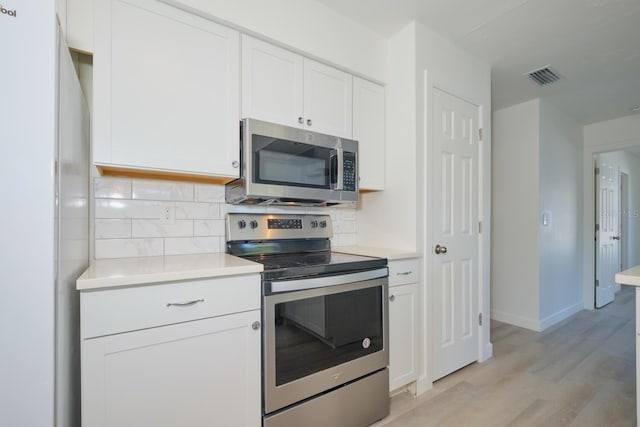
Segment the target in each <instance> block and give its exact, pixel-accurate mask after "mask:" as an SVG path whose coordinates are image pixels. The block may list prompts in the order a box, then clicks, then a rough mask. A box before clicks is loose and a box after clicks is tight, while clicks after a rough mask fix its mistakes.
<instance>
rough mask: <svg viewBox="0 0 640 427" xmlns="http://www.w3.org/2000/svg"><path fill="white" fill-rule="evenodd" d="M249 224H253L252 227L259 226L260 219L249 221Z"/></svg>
mask: <svg viewBox="0 0 640 427" xmlns="http://www.w3.org/2000/svg"><path fill="white" fill-rule="evenodd" d="M249 225H250V226H251V228H254V229H255V228H258V221H256V220H255V219H254V220H253V221H251V222H250V223H249Z"/></svg>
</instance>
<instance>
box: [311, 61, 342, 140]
mask: <svg viewBox="0 0 640 427" xmlns="http://www.w3.org/2000/svg"><path fill="white" fill-rule="evenodd" d="M352 109H353V78H352V76H351V74H348V73H345V72H343V71H340V70H337V69H335V68H332V67H329V66H327V65H324V64H321V63H319V62H316V61H312V60H310V59H307V58H305V59H304V118H305V127H306V129H308V130H312V131H315V132H322V133H328V134H331V135H336V136H342V137H344V138H351V137H352V116H353V114H352Z"/></svg>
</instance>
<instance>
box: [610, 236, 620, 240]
mask: <svg viewBox="0 0 640 427" xmlns="http://www.w3.org/2000/svg"><path fill="white" fill-rule="evenodd" d="M611 238H612V239H613V240H620V236H612V237H611Z"/></svg>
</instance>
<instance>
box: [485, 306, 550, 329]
mask: <svg viewBox="0 0 640 427" xmlns="http://www.w3.org/2000/svg"><path fill="white" fill-rule="evenodd" d="M491 318H492V319H494V320H497V321H498V322H504V323H508V324H510V325H515V326H520V327H521V328H526V329H531V330H532V331H536V332H540V331H541V329H540V322H539V321H538V320H537V319H531V318H528V317H523V316H518V315H517V314H512V313H505V312H504V311H500V310H491Z"/></svg>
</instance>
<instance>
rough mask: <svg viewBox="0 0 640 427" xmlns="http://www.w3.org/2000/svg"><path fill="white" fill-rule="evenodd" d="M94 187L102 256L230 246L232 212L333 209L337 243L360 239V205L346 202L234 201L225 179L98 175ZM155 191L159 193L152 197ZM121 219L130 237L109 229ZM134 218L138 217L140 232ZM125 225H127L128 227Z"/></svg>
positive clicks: (96, 244) (96, 247)
mask: <svg viewBox="0 0 640 427" xmlns="http://www.w3.org/2000/svg"><path fill="white" fill-rule="evenodd" d="M91 188H92V192H93V203H94V209H93V223H94V236H93V237H94V239H93V242H92V243H93V247H94V256H95V258H96V259H101V258H120V257H123V256H153V255H166V254H168V253H171V254H183V253H184V254H187V253H189V254H190V253H194V251H195V252H196V253H198V252H224V251H225V244H226V241H225V231H226V224H225V219H226V218H225V215H226V213H227V212H256V213H265V212H285V213H287V212H291V213H305V214H308V213H319V214H330V215H331V217H332V219H333V224H334V236H333V238H332V245H333V246H334V247H339V246H347V245H353V244H355V242H356V232H357V222H356V219H357V216H356V208H355V206H354V207H340V208H286V207H264V206H233V205H226V204H225V203H224V186H223V185H216V184H190V183H183V182H173V181H152V180H137V179H130V178H115V177H96V178H94V181H93V185H92V186H91ZM153 195H156V197H157V198H152V196H153ZM134 196H135V197H134ZM167 208H168V210H169V212H168V214H167V212H166V209H167ZM167 215H168V218H167V219H166V221H167V223H166V224H163V223H162V221H163V220H164V217H165V216H167ZM109 221H113V223H112V224H111V228H108V229H107V228H105V227H106V226H107V222H109ZM117 221H127V223H126V226H127V228H128V233H125V234H128V236H129V237H127V238H124V237H122V236H115V234H113V236H115V237H111V235H110V234H108V233H117V232H118V231H117ZM134 221H137V232H135V233H134ZM178 221H190V222H191V224H190V225H189V227H185V226H186V224H183V225H181V224H176V223H177V222H178ZM96 223H98V224H101V227H96V226H95V225H96ZM123 224H124V223H123ZM114 227H116V228H114ZM120 230H121V231H124V230H123V229H122V228H120ZM189 230H190V233H189ZM105 231H106V232H107V237H101V236H100V233H101V232H105ZM183 234H190V235H187V236H184V235H183ZM140 235H142V236H143V237H140ZM101 242H104V243H101ZM107 242H108V243H107ZM158 252H160V253H158Z"/></svg>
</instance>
